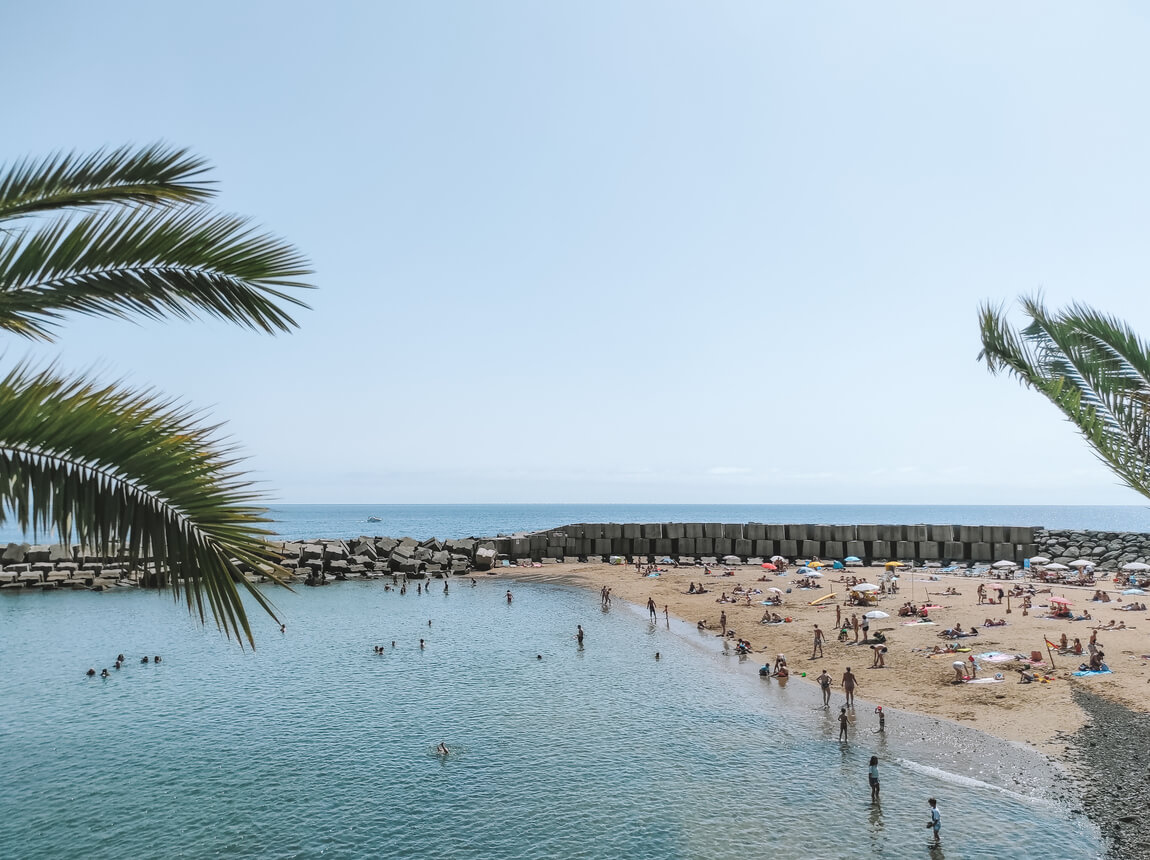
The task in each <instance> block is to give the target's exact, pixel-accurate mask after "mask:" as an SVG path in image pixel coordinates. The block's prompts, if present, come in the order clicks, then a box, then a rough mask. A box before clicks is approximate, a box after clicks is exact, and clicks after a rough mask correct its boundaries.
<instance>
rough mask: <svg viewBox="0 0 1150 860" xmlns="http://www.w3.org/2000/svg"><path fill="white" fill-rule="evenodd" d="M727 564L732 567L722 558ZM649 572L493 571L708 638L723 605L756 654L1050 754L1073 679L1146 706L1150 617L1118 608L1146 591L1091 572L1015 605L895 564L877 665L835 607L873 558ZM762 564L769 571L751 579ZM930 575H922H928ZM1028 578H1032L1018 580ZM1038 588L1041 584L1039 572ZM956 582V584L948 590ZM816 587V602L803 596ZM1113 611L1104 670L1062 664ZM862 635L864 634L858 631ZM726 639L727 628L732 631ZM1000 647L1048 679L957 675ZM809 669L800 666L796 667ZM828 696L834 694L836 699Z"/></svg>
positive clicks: (1067, 719) (1006, 670) (591, 567)
mask: <svg viewBox="0 0 1150 860" xmlns="http://www.w3.org/2000/svg"><path fill="white" fill-rule="evenodd" d="M728 570H730V568H728ZM660 571H661V573H660V575H659V576H658V577H657V578H652V577H648V576H646V575H641V574H639V573H636V570H635V566H634V565H630V566H624V565H608V564H554V565H551V564H549V565H546V566H542V567H514V568H509V569H502V570H501V571H500V572H501V573H504V574H507V575H510V576H513V577H514V578H516V579H528V580H536V581H551V582H562V583H568V584H572V585H578V586H583V587H586V588H589V589H593V592H594V593H592V594H589V595H588V599H589V600H592V601H597V600H598V591H599V589H601V588H602V587H603V586H605V585H606V586H609V587H610V588H611V589H612V598H613V599H622V600H627V601H630V602H632V603H635V604H638V605H640V606H643V605H646V603H647V600H648V599H649V598H650V599H653V600H654V601H655V603H656V605H657V607H658V611H659V614H660V617H662V614H663V611H664V607H666V608H667V609H668V611H669V612H670V614H671V615H673V616H675V617H677V618H680V619H683V620H684V621H688V622H690V623H692V624H695V623H697V622H699V621H703V622H704V623H705V624H706V626H707V627H708V628H710V629H711V630H712V632H714V633H715V634H716V640H715V641H716V649H718V648H719V647H720V644H719V643H720V641H721V639H720V638H719V637H720V636H721V634H720V631H719V618H720V614H721V613H723V612H724V611H725V612H726V615H727V628H728V630H733V631H735V636H736V637H738V638H742V639H746V640H748V641H749V642H750V643H751V645H752V648H753V650H754V653H755V654H756V655H759V659H761V661H762V662H763V663H768V662H771V661H772V660H773V659H774V657H775V655H776V654H780V653H781V654H785V655H786V657H787V663H788V665H789V667H790V670H791V673H792V675H791V680H792V682H795V681H797V682H805V683H814V676H816V675H817V674H819V672H820V671H822V669H824V668H825V669H826V670H827V671H828V672H829V673H830V675H831V676H832V677H833V678H834V679H835V686H834V688H833V690H834V691H835V693H836V694H837V696H838V697H841V693H842V691H841V688H840V687H839V679H840V678H841V677H842V674H843V671H844V670H845V669H846V667H847V666H850V667H851V668H852V669H853V670H854V673H855V675H856V676H857V677H858V679H859V687H858V695H859V696H860V697H862V698H864V699H866V700H868V701H872V702H876V703H878V704H881V705H883V706H885V707H893V708H901V709H904V710H907V711H913V712H916V713H920V714H927V715H930V716H936V717H943V718H947V719H951V720H956V721H958V722H961V723H964V724H967V725H970V726H973V727H974V728H977V729H979V730H981V731H984V732H986V733H988V734H991V735H995V736H997V737H1000V738H1005V739H1007V740H1012V741H1020V742H1023V743H1028V744H1032V745H1034V746H1035V747H1037V748H1038V749H1040V750H1042V751H1043V752H1045V753H1047V754H1048V755H1053V756H1059V755H1061V754H1062V753H1063V751H1064V748H1063V746H1062V744H1061V743H1060V742H1059V740H1058V738H1057V734H1058V733H1059V732H1073V731H1075V730H1076V729H1077V728H1078V727H1079V726H1080V725H1081V724H1082V721H1083V718H1084V715H1083V713H1082V711H1081V710H1080V709H1079V708H1078V707H1077V706H1076V705H1075V704H1074V702H1073V701H1072V699H1071V685H1075V684H1078V685H1082V686H1084V687H1086V688H1088V689H1090V690H1091V691H1093V692H1096V693H1098V694H1099V695H1102V696H1104V697H1107V698H1109V699H1112V700H1114V701H1116V702H1119V703H1121V704H1124V705H1126V706H1128V707H1130V708H1133V709H1135V710H1140V711H1145V710H1147V709H1150V683H1148V682H1150V659H1143V657H1142V655H1143V654H1144V653H1146V654H1150V647H1148V646H1147V644H1146V634H1147V633H1148V632H1150V618H1148V617H1147V616H1148V614H1150V613H1147V612H1145V611H1141V612H1139V611H1121V610H1119V609H1118V608H1117V607H1119V606H1121V605H1123V603H1128V602H1129V601H1131V600H1142V601H1144V602H1145V601H1146V598H1145V597H1123V596H1121V595H1120V592H1121V590H1122V588H1121V587H1120V586H1118V585H1116V584H1115V583H1114V582H1112V581H1109V580H1107V581H1105V582H1099V583H1098V584H1096V585H1094V586H1091V587H1076V586H1064V585H1055V586H1053V589H1052V593H1041V592H1040V593H1038V594H1036V595H1034V596H1033V597H1032V603H1033V606H1032V608H1031V609H1030V610H1029V614H1027V615H1023V611H1022V608H1021V604H1020V601H1019V600H1017V599H1012V600H1011V602H1010V609H1011V611H1010V613H1009V614H1008V613H1007V606H1006V604H1005V603H1004V604H1001V605H999V604H992V605H987V604H983V605H979V604H978V597H977V593H976V592H977V588H978V586H979V584H980V583H985V584H986V586H987V592H988V594H989V595H990V596H992V597H993V596H994V588H995V586H996V585H998V584H1000V583H1001V584H1002V585H1003V586H1004V587H1005V588H1006V590H1007V591H1009V589H1010V587H1011V585H1012V584H1013V583H1011V582H1005V581H1000V580H995V579H992V578H988V577H963V576H955V575H948V574H939V573H933V574H932V573H931V572H930V571H925V572H923V571H914V572H910V571H904V572H903V573H902V575H901V580H900V590H899V592H898V593H897V594H892V595H886V596H882V597H880V598H879V601H878V604H877V606H874V607H870V608H872V609H880V610H882V611H884V612H887V613H889V614H890V617H889V618H884V619H878V620H874V621H872V622H871V627H870V630H871V634H872V635H873V634H874V633H875V632H878V631H881V632H883V633H884V634H885V635H886V637H887V641H886V645H887V649H888V652H887V654H886V655H885V662H886V668H882V669H877V668H876V669H872V668H869V667H870V666H871V664H872V662H873V657H874V653H873V651H872V650H871V649H870V647H869V646H867V645H863V644H858V645H855V644H851V643H853V640H854V634H853V633H852V634H851V635H850V637H849V639H848V641H847V642H846V643H840V642H839V641H838V628H837V627H836V626H835V608H836V606H837V607H839V608H840V609H841V612H842V614H843V616H844V617H845V618H848V619H849V618H850V616H851V614H852V613H853V614H858V615H859V616H860V618H861V614H862V613H863V612H866V611H869V610H868V608H864V607H858V606H850V605H847V604H846V602H845V598H846V597H847V596H848V594H847V592H848V588H847V586H846V585H845V584H844V583H843V582H840V581H839V580H840V577H842V576H843V575H844V574H845V575H848V576H854V577H857V578H858V579H862V580H866V581H868V582H872V583H877V582H879V578H880V577H881V576H882V569H881V568H849V569H847V570H846V571H831V570H827V571H826V572H825V576H824V578H823V579H822V580H820V582H821V584H822V587H821V588H820V589H816V590H800V589H797V588H794V583H795V581H796V579H797V578H798V577H797V576H796V574H794V573H793V572H791V573H790V574H788V575H786V576H778V575H776V574H774V573H772V572H770V571H764V570H762V569H760V568H752V567H735V568H733V571H734V575H724V574H723V568H716V569H715V571H714V572H713V573H712V575H710V576H705V575H704V571H703V568H702V567H684V568H675V567H669V566H663V567H660ZM764 574H765V575H766V577H767V578H766V579H765V580H763V581H760V580H759V577H760V576H763V575H764ZM930 576H934V577H936V578H935V579H933V580H928V577H930ZM691 582H694V583H696V585H698V584H700V583H702V584H703V585H705V587H706V588H707V590H708V593H706V594H700V595H695V594H688V593H687V591H688V588H689V583H691ZM1021 584H1022V585H1023V586H1024V587H1025V586H1028V585H1029V584H1030V583H1029V581H1026V582H1022V583H1021ZM739 586H741V587H742V588H743V589H761V590H762V592H763V593H762V594H754V595H752V596H751V599H750V604H749V605H748V604H747V603H746V602H745V600H740V602H739V603H738V604H731V603H719V602H718V600H719V598H720V596H721V594H722V593H723V592H726V593H727V594H728V595H732V594H733V593H734V592H735V590H736V588H737V587H739ZM772 586H773V587H776V588H780V589H783V590H784V591H785V589H787V588H792V589H793V590H792V591H791V593H789V594H784V595H783V600H784V603H783V605H782V606H780V607H770V608H771V609H772V611H775V612H778V613H779V614H780V615H783V616H789V617H790V618H791V621H790V623H784V624H778V625H764V624H761V623H760V619H761V618H762V616H763V610H764V609H765V608H767V607H764V606H762V605H761V603H760V601H762V600H764V599H765V598H767V597H769V596H771V594H770V593H769V592H768V591H767V589H769V588H771V587H772ZM1036 587H1037V588H1039V589H1042V588H1045V586H1042V585H1039V584H1036ZM949 588H953V589H954V590H955V591H957V592H959V594H957V595H954V594H947V593H946V592H947V590H948V589H949ZM1098 589H1101V590H1103V591H1107V592H1109V593H1110V596H1111V602H1110V603H1097V602H1091V598H1092V597H1093V596H1094V592H1095V591H1096V590H1098ZM831 593H834V594H835V595H836V596H835V597H833V598H830V599H824V600H822V601H821V602H820V603H818V604H817V605H814V606H812V605H810V604H811V602H812V601H815V600H818V599H819V598H825V597H826V596H827V595H829V594H831ZM912 593H913V598H914V602H916V603H917V604H919V605H921V604H922V603H924V602H930V603H932V604H937V605H939V606H940V607H941V608H939V609H935V610H931V611H930V619H931V620H932V621H934V622H935V624H933V625H918V626H906V625H905V624H903V622H906V621H910V620H911V619H909V618H901V617H899V616H898V609H899V607H900V606H901V605H902V604H903V603H904V602H906V601H908V600H911V598H912ZM1051 596H1058V597H1065V598H1066V599H1068V600H1070V601H1072V603H1073V609H1074V611H1075V614H1076V615H1077V614H1081V613H1082V611H1083V610H1088V611H1089V613H1090V614H1091V615H1092V616H1093V617H1094V620H1090V621H1067V620H1064V619H1054V618H1050V617H1047V616H1048V610H1047V609H1046V608H1045V604H1046V603H1047V599H1048V598H1049V597H1051ZM987 618H993V619H999V618H1005V619H1006V621H1007V625H1006V626H1004V627H984V626H983V623H984V621H985V620H986V619H987ZM1112 619H1113V621H1114V623H1115V624H1119V623H1122V622H1125V624H1126V625H1127V629H1125V630H1101V631H1099V632H1098V640H1097V641H1098V645H1099V647H1101V648H1102V650H1103V651H1104V653H1105V659H1106V663H1107V664H1108V665H1109V666H1110V668H1111V669H1112V670H1113V674H1111V675H1102V676H1092V677H1086V678H1075V677H1072V676H1071V674H1070V672H1071V671H1073V670H1076V669H1078V667H1079V664H1080V663H1083V662H1086V660H1087V659H1088V656H1087V655H1086V653H1085V646H1086V644H1087V642H1088V640H1089V638H1090V634H1091V632H1092V629H1091V628H1093V627H1095V626H1098V625H1101V624H1106V623H1108V622H1110V621H1111V620H1112ZM956 622H957V623H959V624H961V625H962V627H963V628H964V629H969V628H971V627H977V628H978V630H979V635H978V636H977V637H971V638H966V639H962V640H958V641H957V642H956V643H954V644H956V645H957V646H959V647H962V648H970V649H971V650H970V651H969V652H961V653H959V654H948V655H944V656H935V657H928V656H926V652H928V651H930V650H932V649H933V648H934V647H935V646H936V645H937V646H942V647H946V646H947V645H948V641H947V640H945V639H942V638H940V637H939V635H938V634H939V633H940V632H941V631H942V630H945V629H947V628H949V627H952V626H953V625H954V624H955V623H956ZM816 624H817V625H818V626H819V627H820V628H821V629H822V630H823V631H824V632H825V634H826V641H825V645H824V655H825V656H823V657H821V658H815V659H813V660H812V659H810V658H811V651H812V645H813V642H814V627H815V625H816ZM1062 633H1066V635H1067V637H1068V638H1069V641H1070V642H1071V643H1073V641H1074V638H1075V637H1077V638H1079V639H1080V640H1081V643H1082V646H1083V649H1084V652H1083V655H1082V656H1076V655H1074V654H1059V653H1058V652H1057V651H1055V652H1054V654H1053V658H1054V668H1053V669H1051V668H1050V662H1049V658H1048V657H1047V648H1046V645H1045V638H1047V637H1049V639H1050V640H1051V641H1052V642H1055V643H1058V642H1059V641H1060V637H1061V634H1062ZM860 638H861V634H860ZM732 641H733V640H732ZM992 651H997V652H1005V653H1008V654H1022V655H1026V656H1027V657H1029V656H1030V654H1031V652H1033V651H1039V652H1041V655H1042V658H1043V660H1044V661H1046V662H1045V665H1044V666H1040V667H1038V669H1037V671H1038V672H1039V673H1041V672H1043V671H1044V670H1046V671H1048V672H1049V673H1050V674H1051V676H1052V680H1050V681H1049V682H1039V683H1031V684H1021V683H1019V677H1020V676H1019V674H1018V673H1017V672H1016V671H1014V669H1015V668H1016V667H1019V666H1021V665H1022V664H1021V663H1017V662H1011V663H990V662H986V661H982V662H981V671H980V672H979V673H978V676H979V677H980V678H984V677H993V676H994V675H995V673H1002V674H1003V675H1004V681H1003V682H1002V683H985V684H967V683H964V684H956V683H954V678H955V673H954V670H953V668H952V663H953V662H954V661H955V660H956V659H960V658H961V659H965V658H967V657H969V656H970V655H971V654H975V655H977V654H980V653H985V652H992ZM803 672H806V673H807V677H806V678H802V677H801V673H803ZM836 700H837V699H836Z"/></svg>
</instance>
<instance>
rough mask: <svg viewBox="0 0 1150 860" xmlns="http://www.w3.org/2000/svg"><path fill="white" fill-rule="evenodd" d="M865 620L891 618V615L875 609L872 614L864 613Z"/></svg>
mask: <svg viewBox="0 0 1150 860" xmlns="http://www.w3.org/2000/svg"><path fill="white" fill-rule="evenodd" d="M863 618H890V614H889V613H887V612H883V611H882V610H881V609H873V610H871V611H870V612H865V613H863Z"/></svg>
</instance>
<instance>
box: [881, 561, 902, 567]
mask: <svg viewBox="0 0 1150 860" xmlns="http://www.w3.org/2000/svg"><path fill="white" fill-rule="evenodd" d="M905 566H906V565H904V564H903V563H902V562H901V561H888V562H887V563H886V564H885V565H884V567H905Z"/></svg>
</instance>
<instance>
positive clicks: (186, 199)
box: [0, 143, 214, 220]
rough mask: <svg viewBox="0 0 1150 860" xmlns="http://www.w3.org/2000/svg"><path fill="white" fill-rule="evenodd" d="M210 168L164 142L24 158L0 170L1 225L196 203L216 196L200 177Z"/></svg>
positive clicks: (185, 150) (201, 160) (210, 185)
mask: <svg viewBox="0 0 1150 860" xmlns="http://www.w3.org/2000/svg"><path fill="white" fill-rule="evenodd" d="M207 169H208V166H207V162H206V161H205V160H204V159H202V158H200V157H198V156H194V155H192V154H190V153H189V151H188V150H187V149H181V148H174V147H169V146H165V145H164V144H161V143H154V144H151V145H148V146H144V147H131V146H121V147H118V148H116V149H111V150H109V149H100V150H97V151H96V152H94V153H91V154H89V155H83V156H81V155H77V154H75V153H54V154H52V155H49V156H48V157H46V158H43V159H40V160H33V159H25V160H23V161H20V162H17V163H16V164H14V165H11V166H8V167H6V168H5V169H3V170H2V171H0V220H4V219H12V218H19V217H24V216H28V215H33V214H36V213H41V212H47V211H53V210H60V209H73V208H91V207H94V206H105V205H110V204H135V205H151V206H163V205H171V204H187V203H198V202H201V201H203V200H206V199H208V198H209V197H211V196H212V195H213V194H214V191H213V189H212V185H213V183H211V182H208V181H205V180H202V179H200V178H199V177H201V176H202V175H203V174H204V173H205V172H206V171H207Z"/></svg>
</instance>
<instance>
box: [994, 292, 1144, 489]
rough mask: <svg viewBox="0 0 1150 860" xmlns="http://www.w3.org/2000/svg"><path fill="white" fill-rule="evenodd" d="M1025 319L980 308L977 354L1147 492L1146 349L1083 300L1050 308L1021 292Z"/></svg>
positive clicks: (1129, 481) (1134, 486)
mask: <svg viewBox="0 0 1150 860" xmlns="http://www.w3.org/2000/svg"><path fill="white" fill-rule="evenodd" d="M1021 303H1022V307H1023V310H1024V311H1025V313H1026V314H1027V316H1028V317H1029V318H1030V322H1029V323H1028V324H1027V325H1026V327H1025V328H1024V329H1022V331H1021V332H1018V331H1016V330H1014V329H1012V328H1011V327H1010V326H1009V325H1008V324H1007V323H1006V322H1005V320H1004V319H1003V316H1002V313H1001V311H1000V310H996V309H994V308H991V307H989V306H984V307H982V308H981V309H980V311H979V317H980V328H981V333H982V351H981V352H980V353H979V358H980V359H981V360H983V361H984V362H985V363H986V365H987V368H988V369H989V370H990V371H991V372H992V373H999V372H1001V371H1007V372H1009V373H1010V374H1011V375H1013V376H1015V377H1016V378H1018V379H1019V380H1020V381H1021V382H1022V383H1023V384H1025V385H1027V386H1029V387H1031V388H1034V389H1035V390H1036V391H1038V392H1040V393H1042V394H1043V395H1045V396H1046V397H1047V399H1049V400H1050V401H1051V402H1052V403H1053V404H1054V405H1055V406H1057V407H1058V408H1059V409H1060V410H1061V411H1062V413H1063V414H1064V415H1065V416H1066V417H1067V418H1068V419H1069V420H1070V421H1071V422H1072V423H1073V424H1074V425H1075V426H1076V427H1077V428H1078V430H1079V432H1080V433H1081V434H1082V436H1083V437H1084V438H1085V439H1086V441H1087V443H1088V444H1089V445H1090V446H1091V447H1092V448H1093V450H1094V453H1095V454H1096V455H1097V456H1098V457H1099V458H1100V459H1101V460H1102V461H1103V462H1105V463H1106V464H1107V465H1108V466H1109V467H1110V469H1111V470H1112V471H1113V472H1114V473H1115V474H1116V475H1118V477H1119V478H1121V479H1122V481H1123V482H1124V483H1125V484H1126V485H1127V486H1129V487H1130V488H1132V489H1134V490H1136V491H1138V492H1140V493H1142V494H1143V495H1146V496H1150V384H1148V382H1147V380H1150V351H1148V350H1147V348H1146V344H1145V343H1143V342H1142V341H1141V340H1140V339H1139V338H1138V337H1137V336H1136V335H1135V334H1134V333H1133V331H1132V330H1131V329H1130V328H1129V326H1127V325H1125V323H1122V322H1121V321H1119V320H1117V319H1115V318H1113V317H1108V316H1106V315H1104V314H1100V313H1098V312H1097V311H1094V310H1093V309H1091V308H1088V307H1086V306H1083V305H1075V306H1073V307H1071V308H1070V309H1069V310H1067V311H1065V312H1062V313H1058V314H1051V313H1050V312H1049V311H1047V309H1046V308H1045V307H1044V306H1043V304H1042V302H1041V300H1040V299H1038V298H1037V297H1034V298H1023V299H1022V302H1021Z"/></svg>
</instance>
